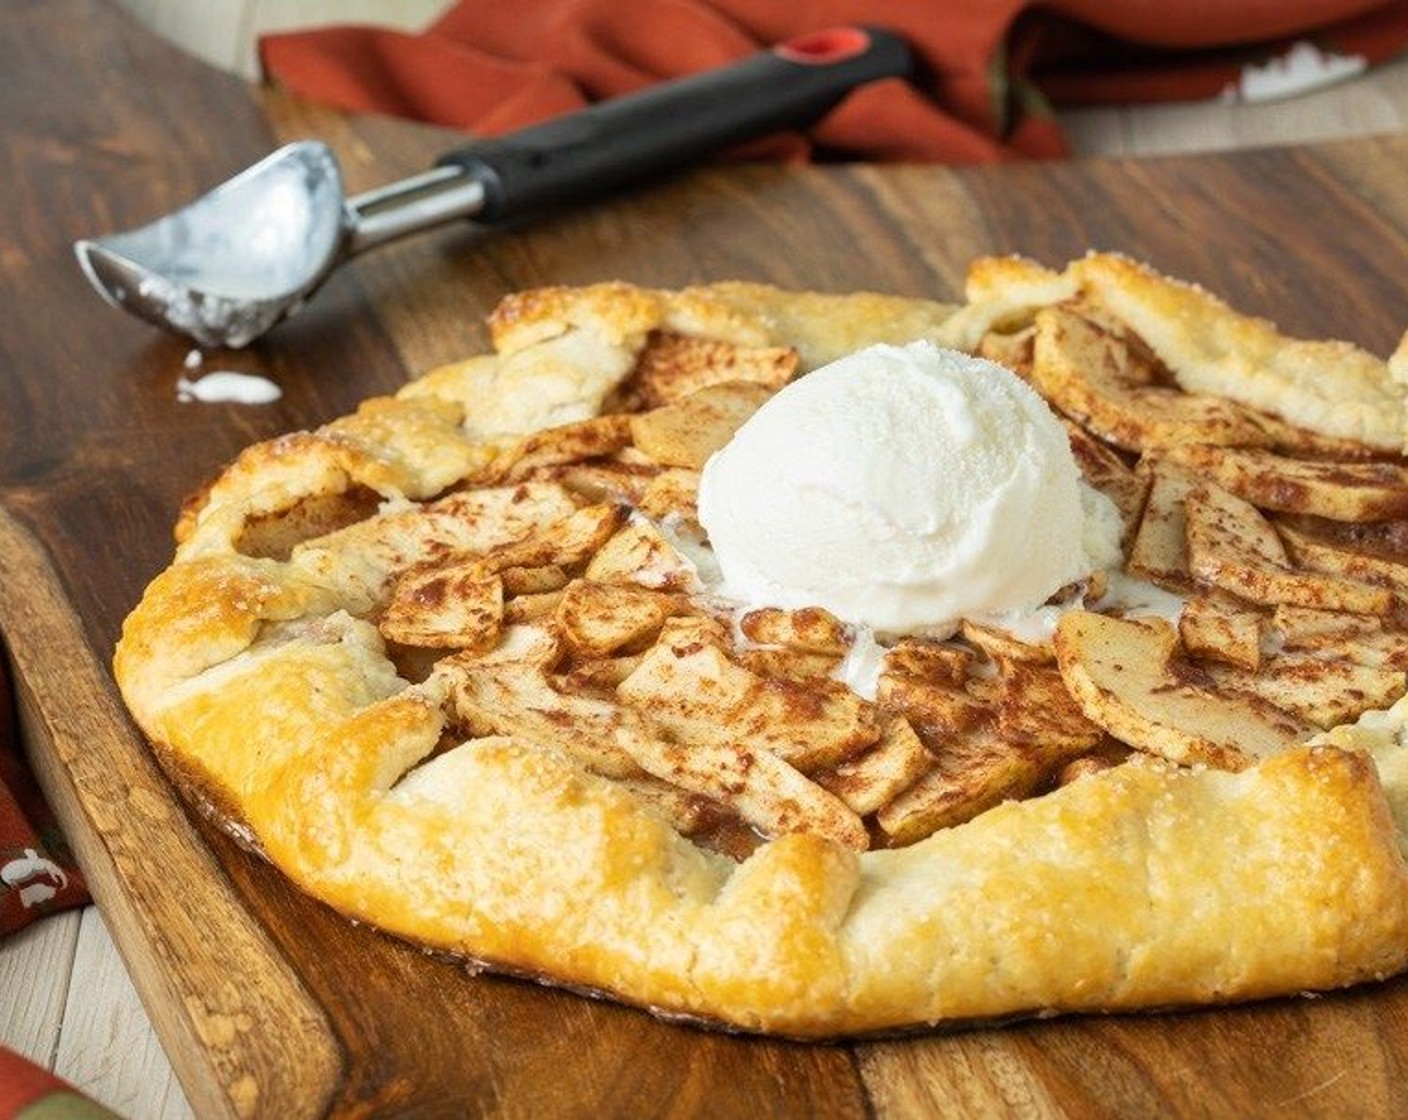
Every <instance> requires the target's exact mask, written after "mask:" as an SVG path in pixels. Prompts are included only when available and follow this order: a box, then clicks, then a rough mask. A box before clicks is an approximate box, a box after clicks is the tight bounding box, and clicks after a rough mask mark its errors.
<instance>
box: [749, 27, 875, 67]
mask: <svg viewBox="0 0 1408 1120" xmlns="http://www.w3.org/2000/svg"><path fill="white" fill-rule="evenodd" d="M869 48H870V36H869V35H867V34H866V33H865V32H864V31H862V30H861V29H860V28H859V27H829V28H827V29H826V30H825V31H813V32H811V33H810V34H808V35H799V36H797V38H795V39H788V40H787V42H785V43H780V44H778V45H777V46H776V47H774V48H773V53H774V54H777V55H780V56H781V57H783V58H785V59H787V61H788V62H801V63H807V64H810V65H812V66H824V65H827V64H828V63H832V62H841V61H843V60H845V59H847V58H855V57H856V56H857V55H861V54H864V53H865V52H866V51H867V50H868V49H869Z"/></svg>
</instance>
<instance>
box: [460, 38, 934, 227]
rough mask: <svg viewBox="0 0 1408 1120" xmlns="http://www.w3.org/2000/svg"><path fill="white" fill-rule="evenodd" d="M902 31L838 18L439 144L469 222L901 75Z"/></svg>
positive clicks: (773, 125) (660, 167)
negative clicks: (473, 189)
mask: <svg viewBox="0 0 1408 1120" xmlns="http://www.w3.org/2000/svg"><path fill="white" fill-rule="evenodd" d="M912 65H913V62H912V58H911V56H910V52H909V48H908V47H907V46H906V45H905V42H904V40H903V39H901V38H900V37H899V36H898V35H896V34H894V33H893V32H890V31H885V30H882V29H880V28H875V27H836V28H831V29H829V30H826V31H818V32H815V33H813V34H810V35H804V36H802V37H800V38H797V39H791V40H789V41H788V42H786V43H783V44H781V45H780V46H777V47H773V48H772V49H771V50H766V51H760V52H759V53H758V54H755V55H752V56H751V57H749V58H746V59H744V60H742V61H741V62H736V63H733V64H731V65H729V66H724V67H720V68H719V69H717V70H708V71H705V72H703V73H701V74H695V75H691V76H690V77H687V78H680V79H677V80H675V81H670V82H664V83H662V84H660V85H656V86H652V87H650V88H648V89H645V90H642V91H641V92H640V93H634V94H629V95H627V96H625V97H619V98H615V99H613V100H610V101H603V102H600V103H598V104H596V105H593V106H591V107H589V108H587V109H583V110H581V111H579V112H575V113H569V114H567V115H566V116H562V117H558V118H556V119H554V120H550V121H547V122H545V123H543V124H540V125H534V126H533V127H531V128H527V129H524V130H522V131H520V132H515V133H512V134H510V135H507V136H502V137H497V138H493V139H488V140H483V141H479V142H476V143H473V144H469V145H467V146H465V147H463V148H458V149H456V150H455V151H452V152H449V153H447V154H446V155H445V156H443V157H442V158H441V160H440V163H441V164H449V165H457V166H459V167H462V168H463V169H464V170H465V171H467V172H468V173H469V174H470V175H471V176H473V177H474V178H475V179H477V180H478V181H479V182H480V183H481V184H482V185H483V187H484V205H483V208H482V209H481V210H480V211H479V213H477V214H476V215H475V219H476V220H477V221H482V222H495V221H500V220H502V219H505V218H511V217H517V216H520V215H524V214H532V213H536V212H538V211H542V210H547V209H549V208H552V207H556V206H558V205H560V204H564V203H572V202H577V201H580V200H581V199H582V198H583V197H584V196H587V195H596V194H602V193H604V192H607V191H610V190H613V189H615V188H617V187H623V186H627V185H629V184H631V183H634V182H637V181H640V180H642V179H646V178H649V177H650V176H652V175H656V174H659V173H662V172H667V171H670V170H673V169H677V168H679V167H680V166H682V165H684V164H687V163H690V162H692V161H694V160H697V159H700V158H701V157H703V156H705V155H708V154H710V153H712V152H716V151H719V150H720V149H723V148H728V147H731V146H733V145H735V144H741V143H743V142H744V141H747V140H752V139H754V138H756V137H760V136H767V135H769V134H771V133H775V132H780V131H783V130H785V129H795V128H803V127H806V126H807V125H810V124H813V123H815V122H816V121H817V120H818V119H820V118H821V117H822V116H824V115H825V114H826V113H827V111H828V110H830V109H831V108H832V107H833V106H835V105H836V104H837V103H838V102H839V101H840V100H841V99H842V98H843V97H845V96H846V94H847V93H849V92H850V91H851V90H853V89H854V88H855V87H856V86H859V85H863V84H865V83H866V82H872V81H876V80H878V79H880V78H896V77H903V76H905V75H908V74H909V73H910V71H911V67H912Z"/></svg>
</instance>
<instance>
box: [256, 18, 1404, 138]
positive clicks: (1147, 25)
mask: <svg viewBox="0 0 1408 1120" xmlns="http://www.w3.org/2000/svg"><path fill="white" fill-rule="evenodd" d="M854 23H870V24H876V25H882V26H887V27H890V28H893V29H894V30H896V31H898V32H900V33H901V34H903V35H904V36H905V37H906V38H907V39H908V40H909V42H910V44H911V45H912V47H913V48H914V50H915V52H916V53H917V55H918V56H919V59H920V61H921V63H922V69H921V72H920V74H919V75H918V76H917V77H916V78H915V79H914V80H913V81H911V82H902V81H898V80H892V81H887V82H880V83H877V84H875V85H873V86H870V87H867V88H865V89H862V90H860V91H858V92H857V93H855V94H854V95H853V96H851V97H850V98H848V99H847V100H846V101H845V102H844V103H843V104H842V105H841V106H840V107H838V108H837V109H836V110H835V111H834V112H832V113H831V114H830V115H829V116H828V117H827V118H826V119H825V120H824V121H822V122H821V123H820V124H819V125H817V126H816V127H815V128H814V129H812V130H811V132H810V134H809V140H810V144H809V145H798V144H792V145H787V146H783V147H777V146H773V147H772V148H770V149H768V150H769V152H770V153H771V154H773V155H777V154H785V155H788V156H792V157H796V156H797V155H799V154H801V155H806V154H810V155H812V156H815V157H818V158H845V159H866V160H911V161H913V160H927V161H942V162H947V163H974V162H986V161H993V160H999V159H1004V158H1013V157H1019V156H1038V157H1040V156H1047V157H1050V156H1058V155H1062V154H1064V153H1065V151H1066V146H1065V141H1064V138H1063V137H1062V134H1061V131H1060V128H1059V126H1058V125H1057V124H1056V122H1055V121H1054V119H1053V118H1052V116H1051V113H1050V106H1051V105H1052V104H1058V105H1074V104H1082V103H1120V102H1133V101H1152V100H1168V99H1192V98H1211V97H1217V96H1229V97H1234V98H1236V97H1242V98H1246V99H1258V98H1260V97H1263V96H1267V95H1271V96H1275V95H1279V94H1284V93H1287V92H1292V91H1295V90H1298V89H1306V88H1312V87H1313V86H1315V85H1319V84H1324V83H1325V82H1327V81H1329V80H1334V79H1335V78H1336V77H1339V76H1344V75H1345V74H1348V73H1352V72H1354V71H1355V70H1357V69H1359V68H1362V67H1364V66H1368V65H1372V64H1374V63H1376V62H1379V61H1381V60H1383V59H1385V58H1388V57H1390V56H1392V55H1394V54H1396V53H1398V52H1399V51H1401V50H1403V49H1404V48H1405V46H1408V4H1405V3H1403V0H1186V2H1184V3H1168V2H1167V0H1120V2H1112V0H1048V2H1046V3H1041V4H1037V3H1033V2H1030V0H651V2H650V3H642V2H634V3H633V2H631V0H514V2H513V3H508V4H506V3H503V2H502V0H460V2H459V3H457V4H455V5H454V6H453V7H452V8H450V9H449V10H448V11H447V12H446V13H445V14H444V15H443V16H442V17H441V18H440V19H439V20H437V21H436V22H435V23H433V24H432V25H431V26H430V27H429V28H428V29H427V30H426V31H425V32H424V33H422V34H418V35H412V34H406V33H403V32H399V31H391V30H385V29H375V28H370V27H360V26H345V27H329V28H322V29H315V30H309V31H302V32H294V33H289V34H280V35H270V36H266V37H265V38H263V39H262V40H261V42H260V53H261V58H262V61H263V65H264V70H265V74H266V75H267V76H268V77H269V78H271V79H273V80H276V81H278V82H280V83H282V84H283V85H285V86H287V87H288V88H289V89H291V90H292V91H293V92H295V93H297V94H299V95H300V96H303V97H306V98H310V99H313V100H319V101H323V102H327V103H330V104H332V105H335V106H337V107H339V108H344V109H350V110H355V111H362V112H378V113H387V114H393V115H400V116H405V117H411V118H415V119H419V120H424V121H430V122H434V123H437V124H442V125H449V126H451V127H455V128H460V129H463V130H465V131H468V132H471V133H475V134H478V135H481V136H488V135H493V134H496V133H502V132H506V131H510V130H512V129H515V128H520V127H523V126H524V125H527V124H530V123H533V122H535V121H539V120H543V119H545V118H547V117H551V116H555V115H557V114H560V113H564V112H567V111H569V110H571V109H575V108H578V107H580V106H583V105H585V104H588V103H590V102H593V101H597V100H601V99H604V98H609V97H614V96H618V95H620V94H623V93H627V92H630V91H632V90H635V89H639V88H641V87H643V86H646V85H648V84H650V83H652V82H656V81H660V80H662V79H666V78H673V77H678V76H682V75H685V74H689V73H693V72H695V71H698V70H703V69H706V68H710V67H715V66H719V65H722V64H724V63H727V62H730V61H732V60H734V59H738V58H741V57H743V56H745V55H747V54H749V53H750V52H752V51H755V50H758V49H760V48H763V47H766V46H771V45H773V44H776V43H779V42H782V41H785V40H787V39H790V38H792V37H794V36H797V35H800V34H803V33H806V32H809V31H815V30H818V29H821V28H826V27H830V26H835V25H840V24H854ZM751 154H757V150H756V149H754V150H753V151H752V153H751Z"/></svg>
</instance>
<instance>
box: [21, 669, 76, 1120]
mask: <svg viewBox="0 0 1408 1120" xmlns="http://www.w3.org/2000/svg"><path fill="white" fill-rule="evenodd" d="M87 901H88V888H87V885H86V884H85V883H84V881H83V873H82V872H81V871H79V870H78V865H77V864H76V863H74V861H73V855H72V854H71V853H70V852H69V850H68V845H67V844H65V843H64V839H63V837H62V836H61V835H60V834H59V829H58V825H57V824H56V823H55V821H54V815H53V813H51V812H50V811H49V806H48V805H46V804H45V803H44V798H43V796H42V795H41V794H40V792H39V787H38V786H37V785H36V784H35V781H34V777H33V775H32V774H30V772H29V768H28V766H26V764H25V760H24V756H23V755H22V754H21V753H20V743H19V728H18V727H17V725H16V721H15V707H14V699H13V694H12V692H11V689H10V681H9V677H8V676H7V675H6V673H5V667H4V663H3V662H0V936H3V935H4V934H7V933H13V932H14V931H15V930H17V929H23V928H24V927H25V926H27V925H29V923H30V922H32V921H34V920H35V919H36V918H42V917H43V916H44V915H45V914H52V913H53V912H54V911H56V910H63V909H66V908H68V907H70V906H81V905H83V904H84V903H85V902H87ZM3 1115H4V1113H3V1111H0V1116H3Z"/></svg>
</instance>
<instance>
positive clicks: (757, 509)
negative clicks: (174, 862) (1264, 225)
mask: <svg viewBox="0 0 1408 1120" xmlns="http://www.w3.org/2000/svg"><path fill="white" fill-rule="evenodd" d="M1082 489H1083V487H1082V484H1081V482H1080V473H1079V470H1078V468H1077V466H1076V463H1075V459H1074V457H1073V456H1072V454H1071V449H1070V444H1069V441H1068V440H1067V437H1066V433H1065V430H1064V429H1063V428H1062V426H1061V424H1060V422H1059V421H1058V420H1057V419H1056V417H1055V415H1054V414H1053V413H1052V412H1051V410H1050V408H1048V407H1047V405H1046V403H1045V402H1044V401H1043V400H1042V399H1041V397H1040V396H1038V395H1037V394H1036V393H1035V392H1034V391H1033V390H1032V389H1031V388H1029V387H1028V386H1027V385H1026V384H1025V383H1024V382H1023V381H1022V380H1021V379H1020V378H1018V377H1017V376H1016V375H1015V374H1013V373H1011V372H1010V371H1008V370H1006V369H1004V368H1002V367H1001V366H999V365H996V364H994V363H992V362H988V361H984V360H982V359H979V358H973V357H969V356H968V355H966V354H962V353H959V352H957V351H953V350H944V349H940V348H939V347H937V346H935V345H933V344H932V343H928V342H916V343H912V344H910V345H908V346H874V347H871V348H869V349H866V350H862V351H859V352H857V353H855V354H852V355H849V356H848V357H845V358H842V359H840V360H839V361H836V362H833V363H832V364H831V365H829V366H825V367H823V368H821V369H818V370H816V371H815V372H813V373H810V374H808V375H807V376H805V377H803V378H801V379H800V380H798V381H796V382H794V383H792V384H791V385H789V386H787V387H786V388H785V389H783V390H782V391H781V392H779V393H778V394H777V395H776V396H775V397H773V398H772V399H770V400H769V401H768V402H767V403H766V404H764V405H763V407H762V408H761V409H759V410H758V411H757V412H756V413H755V414H754V415H753V416H752V417H751V418H750V419H749V420H748V421H747V422H746V423H745V424H744V425H743V426H742V427H741V428H740V429H739V430H738V432H737V433H735V435H734V437H733V439H732V440H730V441H729V443H728V444H726V445H725V446H724V447H723V448H722V449H721V450H719V451H718V452H717V453H716V454H714V455H713V456H712V457H711V458H710V459H709V461H708V463H707V464H706V465H705V468H704V473H703V478H702V480H701V482H700V487H699V518H700V522H701V523H702V524H703V526H704V529H705V531H706V532H707V533H708V536H709V542H710V545H711V546H712V548H713V550H714V553H715V556H716V557H717V560H718V564H719V567H720V568H721V570H722V573H723V588H722V590H723V592H724V594H726V595H728V596H729V597H731V598H735V599H739V600H742V601H743V602H745V603H749V604H758V605H763V604H766V605H772V606H780V607H793V608H795V607H803V606H820V607H824V608H826V609H827V610H829V611H831V612H832V613H833V614H835V615H836V616H837V617H839V618H841V619H842V620H844V621H846V622H850V623H854V624H857V625H862V626H869V627H871V628H873V629H875V630H877V631H880V632H882V633H889V634H900V633H913V632H915V631H921V630H922V631H925V632H931V631H936V630H944V629H951V628H952V627H953V625H954V624H955V623H956V622H957V621H958V620H959V619H960V618H963V617H973V616H978V615H990V614H996V613H1001V612H1012V611H1022V610H1029V609H1033V608H1035V607H1037V606H1039V605H1040V604H1041V603H1042V602H1044V601H1045V600H1046V599H1047V598H1049V597H1050V596H1051V594H1052V593H1053V592H1055V591H1056V590H1057V589H1059V588H1060V587H1062V586H1064V585H1065V584H1067V583H1070V582H1072V581H1073V580H1076V579H1079V578H1081V577H1082V576H1085V575H1087V574H1089V572H1090V571H1091V570H1093V568H1094V567H1095V566H1096V563H1097V562H1096V561H1093V560H1092V558H1091V557H1090V556H1089V555H1088V553H1087V548H1088V541H1087V539H1086V538H1087V537H1088V532H1087V516H1086V514H1085V513H1084V512H1083V510H1082ZM1104 535H1105V534H1097V536H1104Z"/></svg>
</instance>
